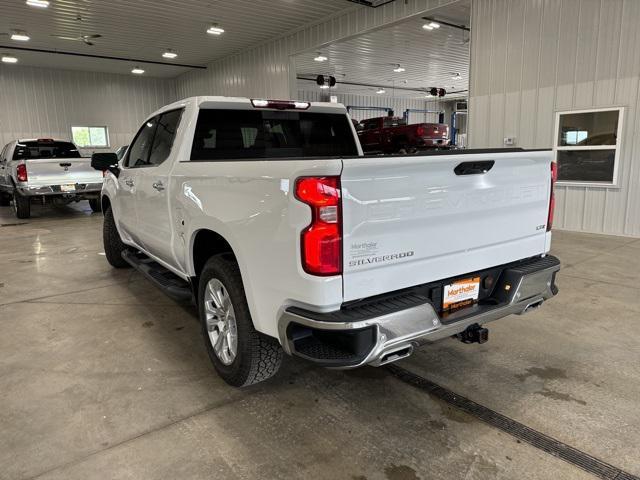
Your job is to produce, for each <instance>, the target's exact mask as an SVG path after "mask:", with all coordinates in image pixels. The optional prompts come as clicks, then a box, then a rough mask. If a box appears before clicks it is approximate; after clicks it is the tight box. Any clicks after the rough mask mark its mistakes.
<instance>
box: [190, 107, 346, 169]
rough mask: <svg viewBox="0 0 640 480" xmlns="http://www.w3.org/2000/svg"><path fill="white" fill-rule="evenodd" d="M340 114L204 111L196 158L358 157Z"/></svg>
mask: <svg viewBox="0 0 640 480" xmlns="http://www.w3.org/2000/svg"><path fill="white" fill-rule="evenodd" d="M357 153H358V150H357V147H356V143H355V139H354V138H353V133H352V130H351V127H350V125H349V118H348V117H347V116H346V115H344V114H339V113H335V114H334V113H331V114H327V113H311V112H290V111H285V112H283V111H271V110H213V109H204V110H200V113H199V115H198V123H197V125H196V133H195V136H194V139H193V146H192V150H191V159H192V160H216V159H233V158H275V157H318V156H320V157H323V156H344V155H357Z"/></svg>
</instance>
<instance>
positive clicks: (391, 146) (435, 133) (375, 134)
mask: <svg viewBox="0 0 640 480" xmlns="http://www.w3.org/2000/svg"><path fill="white" fill-rule="evenodd" d="M357 130H358V138H359V139H360V145H362V150H363V151H364V152H365V153H368V152H383V153H413V152H416V151H418V150H426V149H433V148H443V149H445V148H449V144H450V141H451V140H450V138H449V125H446V124H444V123H415V124H413V125H407V123H406V121H405V120H404V119H403V118H399V117H377V118H368V119H366V120H362V121H361V122H360V124H359V125H358V127H357Z"/></svg>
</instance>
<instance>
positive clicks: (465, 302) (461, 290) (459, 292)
mask: <svg viewBox="0 0 640 480" xmlns="http://www.w3.org/2000/svg"><path fill="white" fill-rule="evenodd" d="M479 293H480V277H473V278H465V279H462V280H456V281H455V282H453V283H452V284H450V285H445V286H444V296H443V299H442V309H443V310H455V309H458V308H462V307H466V306H469V305H473V304H474V303H475V302H476V301H477V300H478V295H479Z"/></svg>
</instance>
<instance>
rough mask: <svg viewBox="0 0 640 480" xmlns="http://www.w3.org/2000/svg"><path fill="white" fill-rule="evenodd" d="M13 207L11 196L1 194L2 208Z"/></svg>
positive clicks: (0, 204) (0, 203)
mask: <svg viewBox="0 0 640 480" xmlns="http://www.w3.org/2000/svg"><path fill="white" fill-rule="evenodd" d="M9 205H11V195H9V194H7V193H2V192H0V207H8V206H9Z"/></svg>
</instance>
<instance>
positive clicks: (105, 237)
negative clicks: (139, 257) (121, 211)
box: [102, 208, 131, 268]
mask: <svg viewBox="0 0 640 480" xmlns="http://www.w3.org/2000/svg"><path fill="white" fill-rule="evenodd" d="M102 241H103V243H104V254H105V256H106V257H107V261H108V262H109V263H110V264H111V266H112V267H114V268H129V267H131V265H129V264H128V263H127V261H126V260H125V259H124V258H122V252H124V251H125V250H127V249H128V248H129V247H127V246H126V245H125V244H124V243H122V239H121V238H120V234H119V233H118V229H117V228H116V222H115V220H114V219H113V211H112V210H111V208H107V211H106V212H105V213H104V223H103V225H102Z"/></svg>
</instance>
